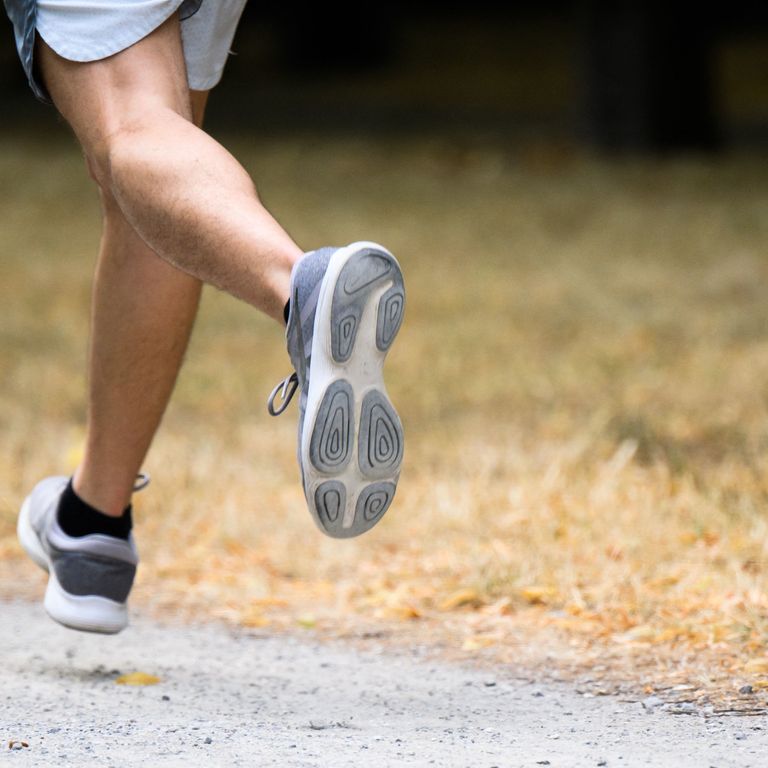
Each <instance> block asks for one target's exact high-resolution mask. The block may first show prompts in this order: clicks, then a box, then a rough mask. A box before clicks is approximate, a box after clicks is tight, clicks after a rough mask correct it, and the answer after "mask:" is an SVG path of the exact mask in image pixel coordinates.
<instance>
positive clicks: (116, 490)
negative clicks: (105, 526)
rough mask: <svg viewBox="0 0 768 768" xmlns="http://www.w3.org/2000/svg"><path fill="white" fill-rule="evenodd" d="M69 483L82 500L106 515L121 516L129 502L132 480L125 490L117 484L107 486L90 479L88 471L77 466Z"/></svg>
mask: <svg viewBox="0 0 768 768" xmlns="http://www.w3.org/2000/svg"><path fill="white" fill-rule="evenodd" d="M70 485H71V487H72V490H73V491H74V493H75V494H77V496H78V497H79V498H80V499H81V500H82V501H83V502H85V503H86V504H88V505H89V506H90V507H92V508H93V509H96V510H98V511H99V512H100V513H101V514H102V515H106V516H107V517H121V516H122V514H123V512H124V511H125V510H126V508H127V507H128V506H129V505H130V503H131V495H132V491H133V480H131V484H130V485H129V486H128V488H127V490H125V489H123V488H121V487H118V486H117V484H114V485H110V486H107V485H105V484H104V483H96V482H93V481H91V480H90V478H89V473H87V472H86V471H85V470H84V469H83V468H82V467H79V468H78V470H77V471H76V472H75V474H74V476H73V478H72V480H71V483H70Z"/></svg>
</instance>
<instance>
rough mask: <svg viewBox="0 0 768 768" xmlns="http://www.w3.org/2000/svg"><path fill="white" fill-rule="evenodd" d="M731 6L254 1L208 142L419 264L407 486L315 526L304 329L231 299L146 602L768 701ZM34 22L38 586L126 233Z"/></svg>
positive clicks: (32, 289)
mask: <svg viewBox="0 0 768 768" xmlns="http://www.w3.org/2000/svg"><path fill="white" fill-rule="evenodd" d="M209 1H210V0H209ZM708 8H709V6H707V5H706V4H703V3H698V4H694V3H686V2H680V3H661V2H639V1H638V2H629V1H627V0H619V1H617V2H610V3H609V2H547V3H541V2H537V3H534V2H508V3H506V4H505V5H504V7H503V8H502V9H500V8H499V7H498V5H497V4H496V3H490V2H483V0H476V2H474V3H471V4H470V3H454V2H439V3H438V2H417V1H414V2H411V3H408V4H399V3H389V4H358V5H357V6H356V7H355V8H354V9H348V8H346V7H342V6H338V7H336V6H334V5H333V4H331V5H328V4H325V5H323V4H311V3H310V4H295V3H293V4H282V5H280V4H277V5H276V4H264V3H258V2H255V1H254V2H251V3H250V4H249V6H248V9H247V12H246V14H245V17H244V19H243V23H242V26H241V29H240V32H239V34H238V37H237V38H236V41H235V45H234V50H235V53H236V55H235V56H233V57H231V61H230V64H229V68H228V71H227V73H226V74H225V78H224V81H223V83H222V84H221V86H220V87H219V88H217V89H216V91H215V92H214V94H213V96H212V99H211V101H210V106H209V119H208V126H209V129H210V131H211V132H212V133H213V134H214V135H215V136H216V137H217V138H219V139H220V140H221V141H222V142H223V143H224V144H225V145H226V146H227V147H228V148H230V149H231V150H232V151H233V152H234V154H235V155H236V156H237V157H238V158H239V159H240V160H241V162H243V164H244V165H245V166H246V168H247V169H248V170H249V171H250V172H251V173H252V174H253V176H254V178H255V179H256V181H257V183H258V185H259V189H260V193H261V194H262V196H263V198H264V199H265V201H266V202H267V204H268V206H269V207H270V208H271V210H273V211H274V212H275V213H276V215H277V216H278V218H279V220H280V221H281V222H282V223H283V224H284V225H285V226H286V227H287V228H288V230H289V231H290V232H291V233H292V234H293V235H294V236H295V237H296V238H297V240H298V242H299V243H301V244H303V245H305V246H306V247H308V248H309V247H314V246H317V245H319V244H325V243H336V244H340V243H346V242H350V241H353V240H356V239H373V240H377V241H380V242H382V243H384V244H386V245H387V246H388V247H390V248H391V249H392V250H393V252H394V253H395V254H396V255H397V256H398V258H399V259H400V261H401V263H402V265H403V268H404V272H405V275H406V285H407V291H408V297H409V298H408V306H407V310H406V318H405V323H404V325H403V330H402V332H401V338H400V339H399V341H398V343H397V344H396V345H395V346H394V348H393V351H392V353H391V355H390V360H389V374H388V386H389V389H390V392H391V395H392V398H393V400H394V402H395V403H396V404H397V406H398V409H399V411H400V413H401V416H402V418H403V421H404V424H405V429H406V435H407V442H406V459H405V465H404V469H403V476H402V481H401V486H400V489H399V490H398V496H397V499H396V501H395V503H394V505H393V507H392V509H391V510H390V512H389V513H388V514H387V517H386V518H385V520H384V521H383V522H382V524H381V525H380V526H377V528H376V530H375V531H374V532H372V533H371V534H370V535H369V536H366V537H364V538H362V539H360V540H355V541H350V542H343V543H342V544H339V542H334V541H330V540H327V539H325V538H323V537H322V536H321V535H320V534H319V533H317V532H316V531H314V529H313V527H312V524H311V522H310V521H309V520H308V519H307V513H306V509H305V506H304V503H303V499H302V497H301V491H300V488H299V485H298V483H297V469H296V465H295V458H294V457H295V442H294V441H295V422H294V421H293V419H292V417H291V416H289V415H286V416H283V417H282V418H281V419H277V420H271V419H269V418H268V417H267V415H266V412H265V409H264V405H263V401H264V398H265V397H266V395H267V393H268V392H269V391H270V390H271V389H272V387H273V386H274V384H275V383H276V382H277V381H278V380H280V379H281V378H282V377H283V376H285V375H286V374H287V373H288V372H289V371H288V365H287V360H286V357H285V352H284V349H283V344H282V339H281V334H280V332H279V331H278V329H276V328H275V327H273V324H272V323H271V322H270V321H268V320H265V319H263V318H261V317H259V316H258V315H257V314H256V313H254V312H253V311H252V310H250V309H249V308H248V307H245V306H243V305H241V304H238V303H237V302H235V301H234V300H232V299H230V298H229V297H227V296H223V295H221V294H218V293H216V292H215V291H208V292H207V293H206V296H205V300H204V302H203V307H202V311H201V315H200V319H199V322H198V325H197V328H196V332H195V335H194V338H193V342H192V346H191V349H190V352H189V355H188V360H187V364H186V366H185V369H184V371H183V373H182V375H181V378H180V381H179V385H178V388H177V392H176V395H175V398H174V401H173V404H172V406H171V409H170V411H169V413H168V415H167V418H166V420H165V423H164V426H163V429H162V430H161V433H160V435H159V436H158V439H157V441H156V443H155V445H154V447H153V450H152V453H151V454H150V457H149V459H148V463H147V469H148V470H149V471H150V472H151V473H152V474H153V476H154V478H155V479H154V482H153V485H152V488H151V490H150V491H148V492H146V493H144V494H140V495H138V496H137V498H136V504H137V508H138V509H137V515H136V519H137V521H138V523H137V524H138V533H139V540H140V542H141V548H142V557H143V565H142V569H141V572H140V578H139V582H138V585H137V590H136V597H135V600H136V604H137V605H141V606H145V607H147V606H148V607H153V606H161V607H164V608H165V607H174V608H176V609H179V610H189V611H192V612H193V613H195V612H196V613H197V615H201V614H204V615H213V616H217V617H220V618H225V619H227V620H232V621H235V622H239V623H241V624H245V625H247V626H254V627H259V626H296V625H297V623H298V625H299V626H301V627H305V628H306V627H318V628H323V627H325V628H326V629H328V631H330V632H336V633H338V632H341V631H347V630H349V631H356V630H354V627H355V626H357V624H359V622H369V621H370V622H374V623H376V622H378V623H379V624H378V625H377V626H378V628H377V629H376V630H375V632H383V633H384V634H381V635H376V636H377V637H387V636H390V635H388V634H387V633H395V634H396V633H398V632H403V631H405V630H404V629H403V627H409V628H410V629H409V630H408V631H415V632H421V633H422V637H429V638H430V639H431V640H433V639H434V638H435V637H438V636H442V635H440V633H441V632H442V633H444V634H445V636H446V638H447V639H445V642H446V643H447V644H448V645H449V646H451V647H455V648H456V649H463V650H464V651H465V652H466V653H486V652H488V653H498V654H500V658H507V659H513V660H517V661H519V660H520V659H521V658H523V656H524V655H525V654H526V653H528V654H529V655H530V654H534V655H535V654H536V653H539V654H540V655H541V656H542V658H544V657H546V663H547V664H548V665H551V664H553V663H557V660H558V659H560V660H561V661H563V660H566V661H568V663H573V664H574V665H576V666H577V667H578V666H579V665H582V666H583V665H587V664H590V663H592V662H594V661H595V660H596V659H598V658H599V664H600V669H601V670H602V673H603V674H611V670H613V669H615V668H622V669H623V672H622V674H623V675H624V676H625V677H629V678H634V676H643V681H644V683H646V684H650V685H651V686H652V685H653V684H654V681H655V680H656V678H657V676H659V675H662V672H663V675H664V676H665V680H666V681H667V682H668V681H669V679H670V676H676V678H679V679H680V680H681V681H682V682H687V681H690V680H695V681H696V683H697V685H700V686H701V687H702V689H707V688H709V689H711V688H712V687H713V686H714V687H717V686H721V687H722V686H726V687H728V686H730V685H731V683H730V681H731V679H732V678H733V676H734V670H736V672H737V673H738V674H739V675H742V676H746V677H749V676H750V675H753V676H754V675H760V674H762V675H763V676H766V675H768V666H766V664H765V663H764V660H765V653H766V649H767V648H768V575H767V574H768V517H767V516H766V504H767V503H768V301H766V286H768V153H767V152H766V149H768V6H766V5H765V4H764V3H759V2H739V1H738V0H737V1H736V2H732V3H728V4H727V5H722V4H721V5H720V6H718V8H717V10H708ZM0 32H2V34H0V105H1V106H0V317H2V320H1V321H0V373H1V375H0V594H4V595H13V596H16V595H19V594H21V593H29V592H31V593H34V594H39V592H40V588H41V586H42V584H43V581H42V578H41V576H40V575H39V574H37V573H36V572H35V569H34V567H33V566H32V565H30V564H28V563H27V562H26V561H24V560H23V558H22V556H21V553H20V551H19V548H18V545H17V544H16V542H15V535H14V530H15V519H16V511H17V509H18V507H19V503H20V501H21V499H23V497H24V495H25V494H26V493H27V492H28V490H29V488H31V486H32V485H33V484H34V483H35V482H37V480H39V479H40V478H41V477H43V476H45V475H47V474H53V473H61V472H69V471H72V469H73V467H74V466H75V465H76V463H77V460H78V457H79V455H80V453H79V452H80V449H81V445H82V440H83V421H84V412H85V402H84V391H85V379H84V377H85V360H86V349H85V338H86V335H87V332H88V293H89V286H90V279H91V273H92V268H93V262H94V258H95V253H96V249H97V246H98V239H99V216H98V201H97V198H96V194H95V191H94V189H93V187H92V185H91V183H90V181H89V180H88V178H87V176H86V174H85V172H84V169H83V167H82V159H81V158H80V155H79V151H78V148H77V147H76V145H75V143H74V141H73V140H72V138H71V137H70V136H69V134H68V131H67V130H66V128H65V127H64V126H63V125H62V124H61V122H60V121H59V120H58V119H57V118H56V116H55V114H54V112H53V111H52V110H51V109H50V108H49V107H45V106H43V105H40V104H37V103H36V102H35V101H34V99H33V98H32V97H31V95H30V94H29V93H28V91H27V87H26V84H25V82H24V80H23V77H22V74H21V68H20V66H19V65H18V63H17V61H16V54H15V51H14V50H13V41H12V35H11V29H10V25H9V24H8V23H7V22H6V20H4V19H3V20H2V22H0ZM276 522H277V524H276ZM163 542H173V546H167V545H163V546H161V544H162V543H163ZM297 542H301V546H297ZM387 622H389V623H390V624H392V623H394V625H395V626H396V628H394V629H393V628H391V627H390V624H387V627H389V628H388V629H386V630H384V629H382V628H381V625H382V623H387ZM345 627H346V628H347V630H344V628H345ZM350 627H352V629H349V628H350ZM397 627H399V629H398V628H397ZM414 628H415V629H414ZM537 628H538V629H537ZM534 630H536V631H538V630H541V631H542V632H543V633H544V634H543V635H541V636H540V637H539V639H538V641H537V642H535V643H534V642H532V641H531V637H532V634H531V633H533V632H534ZM563 635H564V636H565V643H564V644H560V645H557V648H559V649H560V650H559V651H558V652H557V653H555V651H554V650H553V649H554V648H555V645H556V638H557V637H560V636H563ZM513 638H517V639H513ZM563 649H565V650H563ZM691 649H695V653H691V652H690V651H691ZM505 654H506V655H505ZM643 654H645V655H643ZM563 663H565V662H563ZM750 664H751V665H752V666H749V665H750ZM761 665H762V666H761ZM591 674H592V675H594V674H597V673H596V672H595V671H594V670H593V671H592V672H591ZM750 679H751V678H750ZM766 685H768V682H766ZM728 689H729V690H730V688H728Z"/></svg>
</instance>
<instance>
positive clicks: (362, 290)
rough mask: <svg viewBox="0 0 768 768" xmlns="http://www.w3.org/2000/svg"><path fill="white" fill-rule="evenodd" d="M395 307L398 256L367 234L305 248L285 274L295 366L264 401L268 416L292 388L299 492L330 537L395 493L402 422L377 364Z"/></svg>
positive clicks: (399, 304)
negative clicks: (335, 244) (349, 240)
mask: <svg viewBox="0 0 768 768" xmlns="http://www.w3.org/2000/svg"><path fill="white" fill-rule="evenodd" d="M404 308H405V291H404V288H403V275H402V272H401V271H400V265H399V264H398V263H397V259H395V257H394V256H393V255H392V254H391V253H390V252H389V251H388V250H386V249H385V248H383V247H382V246H380V245H377V244H376V243H368V242H360V243H352V245H348V246H346V247H345V248H321V249H320V250H317V251H311V252H310V253H307V254H306V255H305V256H304V257H303V258H302V259H301V260H300V261H299V262H298V263H297V264H296V266H295V267H294V269H293V273H292V275H291V301H290V314H289V317H288V327H287V329H286V339H287V343H288V353H289V355H290V357H291V362H292V363H293V365H294V368H295V371H296V372H295V373H294V374H291V376H289V377H288V378H287V379H285V381H283V382H281V383H280V384H278V385H277V387H275V389H274V390H273V391H272V394H271V395H270V397H269V403H268V408H269V412H270V413H271V414H272V415H273V416H277V415H278V414H280V413H282V412H283V411H284V410H285V408H286V406H287V405H288V402H289V401H290V399H291V398H292V397H293V394H294V393H295V391H296V390H297V389H299V390H300V404H299V444H298V459H299V467H300V469H301V477H302V483H303V486H304V495H305V496H306V499H307V504H308V505H309V510H310V512H311V514H312V517H313V518H314V520H315V522H316V523H317V525H318V527H319V528H320V530H321V531H323V533H326V534H328V535H329V536H333V537H335V538H340V539H343V538H350V537H352V536H358V535H360V534H361V533H365V531H367V530H369V529H370V528H372V527H373V526H374V525H375V524H376V523H378V522H379V520H381V518H382V516H383V515H384V513H385V512H386V511H387V509H388V508H389V506H390V504H391V503H392V499H393V498H394V495H395V488H396V486H397V481H398V478H399V475H400V466H401V464H402V460H403V428H402V425H401V423H400V419H399V418H398V415H397V413H396V411H395V409H394V407H393V406H392V403H391V402H390V400H389V397H388V396H387V390H386V388H385V386H384V379H383V371H382V369H383V365H384V359H385V358H386V356H387V352H388V351H389V348H390V347H391V345H392V342H393V341H394V340H395V336H397V332H398V331H399V330H400V325H401V323H402V320H403V310H404ZM278 395H279V397H280V402H279V404H277V405H276V400H277V398H278Z"/></svg>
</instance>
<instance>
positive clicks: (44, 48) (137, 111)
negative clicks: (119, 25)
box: [37, 14, 192, 154]
mask: <svg viewBox="0 0 768 768" xmlns="http://www.w3.org/2000/svg"><path fill="white" fill-rule="evenodd" d="M37 45H38V50H37V56H38V61H39V62H40V70H41V73H42V76H43V80H44V82H45V85H46V88H47V89H48V92H49V94H50V96H51V98H52V100H53V102H54V104H55V105H56V108H57V109H58V110H59V112H60V113H61V114H62V116H63V117H64V119H65V120H66V121H67V122H68V123H69V124H70V126H71V127H72V129H73V130H74V132H75V134H76V135H77V137H78V139H79V140H80V143H81V144H82V145H83V148H84V149H85V150H86V154H88V153H89V152H90V151H91V150H93V149H94V148H98V145H99V144H100V143H103V142H105V141H106V140H107V139H108V138H109V136H110V135H112V134H114V133H117V132H119V131H121V130H125V129H129V128H130V125H131V123H132V122H135V121H141V120H142V119H143V118H144V116H145V115H148V114H157V113H158V110H160V111H162V110H171V111H173V112H175V113H177V114H178V115H181V116H182V117H184V118H186V119H188V120H189V119H191V118H192V108H191V102H190V93H189V86H188V84H187V75H186V68H185V64H184V55H183V51H182V45H181V33H180V29H179V19H178V14H174V15H173V16H172V17H171V18H170V19H168V21H166V22H165V23H164V24H162V25H161V26H159V27H158V28H157V29H155V30H154V31H153V32H151V33H150V34H149V35H147V37H145V38H143V39H142V40H139V42H137V43H136V44H135V45H132V46H131V47H130V48H126V49H125V50H123V51H120V52H119V53H117V54H115V55H114V56H110V57H109V58H106V59H101V60H98V61H90V62H75V61H70V60H68V59H64V58H62V57H61V56H59V55H58V54H57V53H56V52H55V51H54V50H53V49H52V48H50V47H49V46H48V45H47V44H46V43H45V41H44V40H42V39H41V38H38V43H37Z"/></svg>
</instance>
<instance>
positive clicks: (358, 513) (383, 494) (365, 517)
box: [353, 483, 395, 530]
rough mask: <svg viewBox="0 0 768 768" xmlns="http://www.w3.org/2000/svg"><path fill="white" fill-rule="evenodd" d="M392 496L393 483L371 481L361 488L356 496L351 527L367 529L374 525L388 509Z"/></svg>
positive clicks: (393, 492) (393, 491) (393, 490)
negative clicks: (353, 519)
mask: <svg viewBox="0 0 768 768" xmlns="http://www.w3.org/2000/svg"><path fill="white" fill-rule="evenodd" d="M394 496H395V484H394V483H372V484H371V485H368V486H366V487H365V488H363V490H362V491H361V492H360V496H358V498H357V506H356V508H355V522H354V525H353V528H355V529H358V530H360V529H362V530H367V529H368V528H370V527H371V526H373V525H375V524H376V523H377V522H378V521H379V520H380V519H381V517H382V516H383V515H384V513H385V512H386V511H387V509H389V505H390V504H391V503H392V499H393V498H394Z"/></svg>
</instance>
